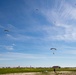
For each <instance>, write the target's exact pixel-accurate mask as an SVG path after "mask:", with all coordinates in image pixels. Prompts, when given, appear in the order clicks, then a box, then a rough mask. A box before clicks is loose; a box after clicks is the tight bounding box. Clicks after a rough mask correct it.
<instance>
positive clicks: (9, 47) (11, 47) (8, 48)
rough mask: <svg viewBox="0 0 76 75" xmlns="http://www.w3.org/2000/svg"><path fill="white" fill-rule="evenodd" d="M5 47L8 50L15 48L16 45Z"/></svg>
mask: <svg viewBox="0 0 76 75" xmlns="http://www.w3.org/2000/svg"><path fill="white" fill-rule="evenodd" d="M4 48H5V49H6V50H10V51H11V50H14V47H13V46H4Z"/></svg>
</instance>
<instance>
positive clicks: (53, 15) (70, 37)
mask: <svg viewBox="0 0 76 75" xmlns="http://www.w3.org/2000/svg"><path fill="white" fill-rule="evenodd" d="M41 13H42V14H43V15H44V16H45V17H46V19H47V20H48V21H49V22H50V23H52V24H53V25H54V28H55V29H56V30H55V29H52V30H51V28H53V27H52V26H50V27H48V28H49V29H47V30H46V31H47V32H48V37H49V38H50V39H54V40H55V39H56V40H64V41H76V25H75V24H76V22H75V20H76V9H75V7H73V6H72V5H71V4H69V3H68V2H66V1H65V0H63V1H60V5H59V3H57V5H55V8H53V9H49V10H48V11H46V10H43V11H41ZM73 21H74V22H73ZM51 32H52V33H53V34H55V35H51ZM50 39H49V40H50Z"/></svg>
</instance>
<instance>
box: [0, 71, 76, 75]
mask: <svg viewBox="0 0 76 75" xmlns="http://www.w3.org/2000/svg"><path fill="white" fill-rule="evenodd" d="M0 75H76V72H71V71H57V72H56V73H54V72H46V73H44V72H31V73H11V74H0Z"/></svg>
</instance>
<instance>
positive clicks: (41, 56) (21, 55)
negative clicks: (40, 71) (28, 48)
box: [0, 52, 76, 60]
mask: <svg viewBox="0 0 76 75" xmlns="http://www.w3.org/2000/svg"><path fill="white" fill-rule="evenodd" d="M50 58H51V59H61V58H63V59H68V58H69V59H76V57H75V56H71V57H70V56H48V55H45V54H27V53H17V52H16V53H15V52H7V53H1V54H0V60H20V59H50Z"/></svg>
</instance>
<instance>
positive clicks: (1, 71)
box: [0, 68, 76, 74]
mask: <svg viewBox="0 0 76 75" xmlns="http://www.w3.org/2000/svg"><path fill="white" fill-rule="evenodd" d="M46 71H48V72H50V71H53V68H0V74H6V73H23V72H42V73H46ZM56 71H74V72H75V71H76V68H60V69H56Z"/></svg>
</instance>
